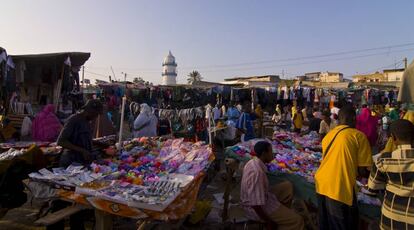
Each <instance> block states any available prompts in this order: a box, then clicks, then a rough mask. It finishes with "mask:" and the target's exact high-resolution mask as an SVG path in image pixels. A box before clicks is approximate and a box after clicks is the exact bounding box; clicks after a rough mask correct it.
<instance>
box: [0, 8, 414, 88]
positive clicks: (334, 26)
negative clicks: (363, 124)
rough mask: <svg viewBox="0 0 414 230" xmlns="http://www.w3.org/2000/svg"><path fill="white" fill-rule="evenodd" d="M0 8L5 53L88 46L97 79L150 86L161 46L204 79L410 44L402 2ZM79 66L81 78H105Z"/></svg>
mask: <svg viewBox="0 0 414 230" xmlns="http://www.w3.org/2000/svg"><path fill="white" fill-rule="evenodd" d="M0 5H1V8H0V29H1V33H0V46H2V47H4V48H6V50H7V51H8V52H9V53H11V54H26V53H45V52H61V51H83V52H91V53H92V55H91V58H90V59H89V61H88V62H87V63H86V67H87V68H86V71H88V72H93V73H98V74H102V75H105V76H106V75H110V74H111V70H110V66H112V67H113V68H114V70H115V72H116V74H117V75H118V77H119V76H120V73H121V72H127V73H128V74H129V75H130V76H131V78H130V79H129V80H132V77H133V76H141V77H143V78H144V79H145V80H149V81H152V82H154V83H160V81H161V70H162V68H161V62H162V60H163V58H164V56H165V55H166V54H167V53H168V50H171V51H172V53H173V54H174V55H175V57H176V60H177V62H178V80H179V82H181V83H183V82H185V79H186V75H187V74H188V72H190V71H191V70H192V69H196V70H198V71H199V72H200V73H201V75H202V76H203V77H204V79H205V80H209V81H221V80H222V79H223V78H226V77H235V76H249V75H262V74H281V73H282V72H283V73H285V76H286V77H292V76H294V75H299V74H303V73H305V72H311V71H326V70H329V71H340V72H343V73H344V75H345V76H350V75H352V74H355V73H357V72H359V73H365V72H368V71H374V70H377V69H380V68H381V67H385V66H387V67H392V66H393V63H395V62H398V61H400V60H401V59H402V58H404V57H408V58H409V60H410V61H411V60H412V59H413V58H414V44H412V45H409V46H402V47H396V48H389V49H378V50H372V51H369V52H368V51H365V52H359V53H352V54H347V55H338V56H329V57H323V58H309V59H300V60H293V61H285V62H281V61H278V60H280V59H287V58H298V57H308V56H318V55H324V54H330V53H337V52H346V51H352V50H361V49H369V48H376V47H384V46H393V45H400V44H407V43H414V30H413V22H414V15H413V13H412V12H413V9H414V1H410V0H406V1H389V0H384V1H380V0H365V1H360V0H358V1H357V0H355V1H328V0H324V1H322V0H321V1H317V0H302V1H295V0H289V1H288V0H286V1H276V0H273V1H252V0H250V1H242V0H237V1H236V0H205V1H198V0H175V1H172V0H164V1H159V0H151V1H133V0H130V1H127V0H118V1H115V0H113V1H109V0H70V1H69V0H4V1H1V4H0ZM262 61H265V62H264V63H261V62H262ZM267 61H269V62H267ZM257 62H259V63H257ZM241 63H250V64H249V65H245V64H242V65H240V64H241ZM252 63H256V64H252ZM88 72H87V73H86V78H91V79H93V78H98V79H103V80H107V77H102V76H99V75H93V74H91V73H88Z"/></svg>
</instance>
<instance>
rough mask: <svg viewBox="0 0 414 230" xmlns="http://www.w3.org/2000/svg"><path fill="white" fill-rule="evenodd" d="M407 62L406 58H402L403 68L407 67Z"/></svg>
mask: <svg viewBox="0 0 414 230" xmlns="http://www.w3.org/2000/svg"><path fill="white" fill-rule="evenodd" d="M407 62H408V60H407V58H404V69H407Z"/></svg>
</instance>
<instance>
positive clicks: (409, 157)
mask: <svg viewBox="0 0 414 230" xmlns="http://www.w3.org/2000/svg"><path fill="white" fill-rule="evenodd" d="M413 187H414V148H412V146H411V145H400V146H398V148H397V149H396V150H395V151H393V152H392V153H390V152H387V153H382V154H381V155H380V156H379V158H378V160H377V161H376V162H375V164H374V165H373V166H372V170H371V175H370V177H369V180H368V188H369V190H370V191H371V192H378V191H379V190H384V189H385V190H386V191H385V195H384V202H383V204H382V211H381V212H382V216H381V223H380V228H381V229H414V202H411V199H413V198H414V192H413Z"/></svg>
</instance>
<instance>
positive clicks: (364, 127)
mask: <svg viewBox="0 0 414 230" xmlns="http://www.w3.org/2000/svg"><path fill="white" fill-rule="evenodd" d="M377 126H378V118H376V117H374V116H372V115H371V110H370V109H368V108H363V109H362V110H361V114H360V115H359V116H358V117H357V123H356V128H357V129H358V130H359V131H361V132H363V133H364V134H365V135H366V136H367V138H368V141H369V143H370V144H371V146H374V145H375V144H376V143H377V139H378V128H377Z"/></svg>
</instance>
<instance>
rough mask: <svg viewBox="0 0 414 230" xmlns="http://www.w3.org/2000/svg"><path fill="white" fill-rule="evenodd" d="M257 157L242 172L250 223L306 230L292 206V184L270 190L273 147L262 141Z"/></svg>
mask: <svg viewBox="0 0 414 230" xmlns="http://www.w3.org/2000/svg"><path fill="white" fill-rule="evenodd" d="M254 151H255V152H256V156H257V157H254V158H252V159H251V160H250V161H249V162H247V164H246V165H245V166H244V169H243V177H242V181H241V192H240V199H241V203H242V205H243V208H244V210H245V212H246V216H247V217H248V218H249V219H251V220H256V221H264V222H266V223H267V225H268V229H276V228H277V229H279V230H283V229H292V230H293V229H295V230H300V229H303V228H304V221H303V219H302V217H301V216H299V215H298V214H296V213H295V212H294V211H293V210H292V209H290V208H289V207H290V205H291V202H292V197H293V187H292V184H291V183H290V182H282V183H280V184H277V185H276V186H274V187H271V188H269V180H268V179H267V176H266V172H267V169H266V165H265V163H269V162H270V161H271V160H273V153H272V146H271V144H270V143H268V142H265V141H260V142H258V143H257V144H256V145H255V146H254Z"/></svg>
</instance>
